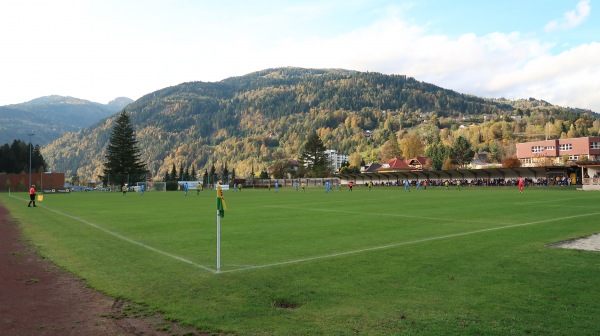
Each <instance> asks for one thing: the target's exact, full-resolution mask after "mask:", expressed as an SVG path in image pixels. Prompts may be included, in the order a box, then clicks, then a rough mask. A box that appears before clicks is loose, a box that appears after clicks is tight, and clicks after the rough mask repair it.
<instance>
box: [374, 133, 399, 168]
mask: <svg viewBox="0 0 600 336" xmlns="http://www.w3.org/2000/svg"><path fill="white" fill-rule="evenodd" d="M401 157H402V151H401V150H400V145H398V138H397V137H396V134H395V133H391V134H390V138H389V140H388V141H386V142H385V144H383V146H382V147H381V151H380V152H379V159H380V160H381V162H387V161H389V160H390V159H393V158H401Z"/></svg>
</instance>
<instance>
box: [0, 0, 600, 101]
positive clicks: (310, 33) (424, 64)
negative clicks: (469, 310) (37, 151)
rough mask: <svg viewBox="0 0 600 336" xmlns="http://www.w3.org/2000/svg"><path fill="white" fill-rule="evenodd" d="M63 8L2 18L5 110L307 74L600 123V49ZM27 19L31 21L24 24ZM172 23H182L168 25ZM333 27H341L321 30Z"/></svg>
mask: <svg viewBox="0 0 600 336" xmlns="http://www.w3.org/2000/svg"><path fill="white" fill-rule="evenodd" d="M57 1H59V0H57ZM61 1H63V2H64V4H63V5H60V6H58V7H56V8H59V9H56V8H55V7H53V6H50V5H46V7H43V6H42V9H43V10H42V11H40V12H38V11H36V10H34V8H33V7H31V6H26V5H23V6H21V7H18V6H15V7H13V8H16V9H15V10H13V11H2V10H0V31H3V32H8V33H7V34H2V33H0V46H1V47H2V49H3V50H8V52H4V53H3V57H2V61H1V62H0V73H1V74H2V76H1V77H0V92H2V95H1V96H0V99H5V101H6V100H8V99H10V100H11V101H10V102H7V103H15V102H23V101H26V100H30V99H33V98H36V97H40V96H45V95H49V94H60V95H70V96H74V97H78V98H83V99H90V100H94V101H98V102H104V103H105V102H108V101H109V100H111V99H113V98H115V97H117V96H128V97H130V98H133V99H137V98H139V97H141V96H142V95H144V94H147V93H150V92H152V91H155V90H158V89H161V88H164V87H167V86H171V85H177V84H179V83H182V82H185V81H195V80H200V81H218V80H221V79H224V78H226V77H230V76H241V75H244V74H247V73H249V72H253V71H258V70H262V69H266V68H273V67H279V66H298V67H307V68H345V69H350V70H358V71H376V72H381V73H385V74H400V75H407V76H411V77H415V78H416V79H417V80H422V81H426V82H429V83H433V84H436V85H439V86H441V87H444V88H448V89H452V90H456V91H458V92H461V93H468V94H475V95H479V96H484V97H506V98H528V97H535V98H539V99H544V100H547V101H549V102H551V103H554V104H559V105H565V106H571V107H582V108H591V109H593V110H594V111H597V112H600V96H599V95H597V93H598V92H600V84H599V81H600V65H599V63H598V62H599V61H598V60H600V45H599V43H587V44H581V45H578V46H574V47H571V48H570V49H567V50H566V51H564V52H562V53H560V54H557V55H556V54H553V51H554V48H555V47H556V46H555V45H551V44H547V43H543V42H541V41H540V40H539V39H536V37H535V35H531V33H525V32H519V31H514V32H494V33H490V34H486V35H478V34H476V33H467V34H463V35H461V36H458V37H456V38H454V37H450V36H447V35H444V34H441V33H431V32H430V31H429V30H428V28H429V27H428V23H419V24H416V23H414V21H410V23H409V21H406V20H403V19H402V17H403V16H407V17H408V16H409V14H407V13H406V12H404V11H406V10H407V9H406V8H405V7H390V8H388V9H387V10H383V8H379V9H378V10H379V12H377V13H375V12H373V13H374V14H373V15H371V16H369V18H381V19H380V20H379V21H374V22H372V23H371V21H369V22H367V21H364V20H357V23H356V24H355V25H354V26H348V27H347V26H343V27H342V26H341V25H340V26H337V23H336V22H335V21H332V19H331V17H330V16H328V15H327V13H328V11H327V10H326V9H324V8H322V7H319V8H313V7H311V6H306V7H302V8H301V9H299V8H296V7H295V8H294V11H292V10H291V9H289V8H288V9H287V10H286V8H287V7H286V6H283V7H282V8H277V9H276V10H274V11H273V12H270V11H268V10H264V11H260V13H262V14H261V15H246V14H247V13H246V12H247V11H248V10H249V9H248V8H236V9H235V10H229V9H223V8H219V11H213V10H212V8H206V7H203V6H200V7H194V8H193V10H192V9H190V10H187V7H186V8H183V9H179V12H177V13H176V14H179V15H173V14H174V13H173V12H170V11H169V10H168V8H167V7H168V6H167V3H166V2H162V1H155V2H152V1H151V2H150V5H149V6H151V8H150V9H152V10H148V9H147V8H146V7H144V13H145V14H147V15H145V16H144V15H136V14H137V13H136V10H139V8H141V7H137V6H133V5H131V6H130V7H126V8H123V7H118V8H120V11H118V12H116V14H114V15H112V16H111V13H109V11H110V10H113V5H111V6H107V7H102V9H104V11H98V8H96V7H93V6H100V5H99V4H101V3H103V2H95V1H91V2H86V1H78V2H77V3H78V4H79V5H78V7H77V6H68V4H72V1H68V0H61ZM16 3H19V4H20V3H24V4H29V3H30V2H29V1H23V2H15V4H16ZM53 3H54V2H53ZM125 3H127V2H125ZM144 3H145V2H144ZM183 3H186V4H191V3H187V2H183ZM344 3H345V2H344ZM40 4H41V5H43V4H45V1H41V2H38V5H40ZM90 6H92V7H90ZM103 6H104V5H103ZM114 6H116V2H115V5H114ZM161 6H162V7H161ZM165 6H166V7H165ZM265 6H266V5H265ZM217 7H218V6H217ZM251 7H252V6H251ZM266 7H268V6H266ZM28 11H32V12H33V13H32V15H29V16H26V15H24V13H27V12H28ZM282 11H283V12H290V11H292V12H293V13H295V14H296V15H295V16H293V17H291V16H289V15H284V14H281V13H282ZM329 11H332V9H331V8H330V9H329ZM42 12H43V13H42ZM36 13H37V14H36ZM156 13H160V15H159V14H156ZM589 13H590V2H589V1H588V0H585V1H581V2H579V4H578V5H577V8H576V9H575V10H574V11H571V12H569V13H566V14H565V17H564V18H563V19H562V20H559V21H556V27H559V26H567V25H570V26H574V25H577V24H579V23H581V22H582V21H583V20H585V19H586V18H587V17H588V15H589ZM290 15H291V14H290ZM171 16H175V17H176V18H177V19H176V20H175V21H168V20H169V19H170V17H171ZM19 17H23V18H22V19H19ZM223 22H225V23H223ZM323 22H325V24H326V25H327V26H326V27H333V28H332V29H331V30H327V31H326V32H323V31H321V30H322V29H323V26H321V24H323ZM344 22H346V23H347V21H344ZM334 26H335V27H334ZM274 27H278V28H274ZM274 29H277V31H276V32H275V33H273V30H274ZM436 31H438V30H436ZM597 96H598V97H597ZM5 101H0V105H4V104H6V103H5Z"/></svg>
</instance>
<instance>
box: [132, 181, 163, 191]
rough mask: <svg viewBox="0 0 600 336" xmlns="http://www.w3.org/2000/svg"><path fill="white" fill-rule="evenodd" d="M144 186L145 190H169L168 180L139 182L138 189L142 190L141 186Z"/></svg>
mask: <svg viewBox="0 0 600 336" xmlns="http://www.w3.org/2000/svg"><path fill="white" fill-rule="evenodd" d="M142 185H143V186H144V191H167V183H166V182H138V183H137V188H135V189H136V191H140V188H141V187H142Z"/></svg>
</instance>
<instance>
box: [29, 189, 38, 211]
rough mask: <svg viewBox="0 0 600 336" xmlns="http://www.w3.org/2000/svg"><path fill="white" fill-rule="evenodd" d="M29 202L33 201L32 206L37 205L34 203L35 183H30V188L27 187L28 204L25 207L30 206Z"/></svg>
mask: <svg viewBox="0 0 600 336" xmlns="http://www.w3.org/2000/svg"><path fill="white" fill-rule="evenodd" d="M31 203H33V206H34V207H37V205H35V184H32V185H31V188H30V189H29V204H27V207H28V208H29V207H31Z"/></svg>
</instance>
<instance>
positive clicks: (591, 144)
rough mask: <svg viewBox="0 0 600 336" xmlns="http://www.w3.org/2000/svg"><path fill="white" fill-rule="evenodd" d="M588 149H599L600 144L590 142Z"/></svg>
mask: <svg viewBox="0 0 600 336" xmlns="http://www.w3.org/2000/svg"><path fill="white" fill-rule="evenodd" d="M590 149H600V142H598V141H594V142H591V143H590Z"/></svg>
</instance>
